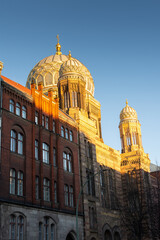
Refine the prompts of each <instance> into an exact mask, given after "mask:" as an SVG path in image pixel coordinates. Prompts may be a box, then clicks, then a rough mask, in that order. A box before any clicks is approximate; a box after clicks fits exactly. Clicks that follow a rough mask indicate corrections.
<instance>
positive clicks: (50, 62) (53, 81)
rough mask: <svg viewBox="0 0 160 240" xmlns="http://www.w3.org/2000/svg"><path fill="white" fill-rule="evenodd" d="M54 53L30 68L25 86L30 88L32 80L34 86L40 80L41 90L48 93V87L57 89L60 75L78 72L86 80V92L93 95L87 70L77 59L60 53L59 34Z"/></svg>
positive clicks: (91, 82)
mask: <svg viewBox="0 0 160 240" xmlns="http://www.w3.org/2000/svg"><path fill="white" fill-rule="evenodd" d="M57 40H58V42H57V45H56V54H55V55H51V56H49V57H46V58H44V59H42V60H41V61H39V62H38V63H37V64H36V65H35V67H34V68H33V69H32V70H31V72H30V74H29V76H28V78H27V83H26V87H28V88H29V89H30V88H31V83H32V81H33V80H34V82H35V85H36V88H38V84H39V83H40V82H42V83H43V92H44V93H46V94H47V93H48V90H49V89H50V88H52V89H54V91H58V88H57V83H58V80H60V77H61V76H62V75H67V74H72V75H73V74H78V75H81V76H82V78H83V79H84V81H85V82H86V93H89V94H91V95H92V96H93V95H94V82H93V78H92V76H91V74H90V72H89V70H88V69H87V68H86V67H85V66H84V65H83V64H82V63H81V62H80V61H78V60H77V59H75V58H72V57H71V53H70V52H69V55H68V56H67V55H64V54H62V53H61V45H60V44H59V36H57Z"/></svg>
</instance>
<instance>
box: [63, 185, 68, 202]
mask: <svg viewBox="0 0 160 240" xmlns="http://www.w3.org/2000/svg"><path fill="white" fill-rule="evenodd" d="M64 203H65V205H66V206H68V185H67V184H65V185H64Z"/></svg>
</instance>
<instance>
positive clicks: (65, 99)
mask: <svg viewBox="0 0 160 240" xmlns="http://www.w3.org/2000/svg"><path fill="white" fill-rule="evenodd" d="M64 107H65V108H69V93H68V92H65V93H64Z"/></svg>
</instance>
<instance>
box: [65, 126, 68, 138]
mask: <svg viewBox="0 0 160 240" xmlns="http://www.w3.org/2000/svg"><path fill="white" fill-rule="evenodd" d="M65 137H66V139H68V129H67V128H66V129H65Z"/></svg>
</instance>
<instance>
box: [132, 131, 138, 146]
mask: <svg viewBox="0 0 160 240" xmlns="http://www.w3.org/2000/svg"><path fill="white" fill-rule="evenodd" d="M132 141H133V145H136V144H137V134H136V133H135V132H133V133H132Z"/></svg>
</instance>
